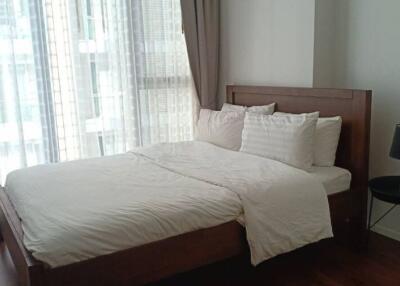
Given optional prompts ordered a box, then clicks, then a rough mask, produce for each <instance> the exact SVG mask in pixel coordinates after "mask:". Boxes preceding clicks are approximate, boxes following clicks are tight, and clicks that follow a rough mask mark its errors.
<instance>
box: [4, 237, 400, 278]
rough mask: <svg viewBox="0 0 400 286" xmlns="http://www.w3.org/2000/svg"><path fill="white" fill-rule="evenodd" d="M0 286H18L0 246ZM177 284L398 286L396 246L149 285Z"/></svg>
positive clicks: (220, 266) (231, 264) (324, 245)
mask: <svg viewBox="0 0 400 286" xmlns="http://www.w3.org/2000/svg"><path fill="white" fill-rule="evenodd" d="M0 285H1V286H17V282H16V281H15V270H14V267H13V265H12V262H11V260H10V257H9V254H8V251H7V249H6V248H5V247H4V245H3V244H0ZM177 285H191V286H192V285H193V286H196V285H207V286H208V285H210V286H213V285H218V286H223V285H232V286H235V285H249V286H251V285H268V286H275V285H279V286H286V285H296V286H302V285H315V286H317V285H318V286H324V285H326V286H337V285H371V286H374V285H396V286H397V285H400V242H398V241H394V240H391V239H389V238H386V237H383V236H381V235H378V234H374V233H373V234H372V235H371V240H370V245H369V249H368V250H366V251H363V252H354V251H352V250H349V249H348V248H346V247H344V246H341V245H338V244H336V243H335V242H333V241H324V242H321V243H318V244H315V245H311V246H307V247H304V248H302V249H299V250H297V251H294V252H292V253H290V254H286V255H281V256H278V257H276V258H273V259H271V260H269V261H266V262H264V263H262V264H261V265H259V266H258V267H255V268H254V267H252V266H250V264H249V259H248V257H237V258H234V259H230V260H229V261H224V262H221V263H216V264H213V265H211V266H207V267H203V268H201V269H197V270H195V271H191V272H188V273H184V274H180V275H177V276H175V277H173V278H170V279H167V280H164V281H161V282H158V283H154V284H152V286H177Z"/></svg>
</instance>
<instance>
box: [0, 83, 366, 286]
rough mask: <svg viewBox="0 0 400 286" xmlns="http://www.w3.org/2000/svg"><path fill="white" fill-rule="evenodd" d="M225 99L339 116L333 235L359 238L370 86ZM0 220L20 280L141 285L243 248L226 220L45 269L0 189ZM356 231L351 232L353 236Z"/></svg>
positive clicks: (37, 284)
mask: <svg viewBox="0 0 400 286" xmlns="http://www.w3.org/2000/svg"><path fill="white" fill-rule="evenodd" d="M227 96H228V102H231V103H234V104H242V105H248V106H250V105H262V104H267V103H270V102H276V103H277V108H278V110H279V111H283V112H294V113H301V112H311V111H316V110H319V111H320V112H321V115H322V116H334V115H340V116H342V118H343V131H342V135H341V139H340V143H339V148H338V156H337V157H338V159H337V163H338V165H339V166H342V167H345V168H347V169H349V170H350V171H351V172H352V173H353V181H352V186H351V190H350V191H348V192H344V193H340V194H336V195H332V196H329V204H330V209H331V216H332V224H333V228H334V232H335V236H336V237H337V238H338V240H343V241H348V240H350V239H351V240H353V239H354V241H355V242H357V243H359V242H360V236H361V234H362V233H363V231H362V230H363V228H364V227H363V223H364V219H365V213H364V212H365V210H366V207H364V204H365V205H366V201H365V198H366V191H367V189H366V184H367V181H366V180H367V176H368V146H369V118H370V96H371V94H370V92H368V91H359V90H336V89H335V90H331V89H307V88H280V87H248V86H228V87H227ZM0 202H1V204H0V205H1V210H2V212H1V213H0V227H1V231H2V233H3V236H4V241H5V243H6V245H7V246H8V248H9V250H10V253H11V258H12V259H13V261H14V264H15V265H16V271H17V275H18V277H19V281H20V285H23V286H25V285H26V286H28V285H29V286H50V285H58V286H84V285H97V286H101V285H104V286H106V285H142V284H144V283H147V282H151V281H156V280H158V279H161V278H163V277H168V276H170V275H173V274H176V273H180V272H184V271H188V270H190V269H194V268H196V267H200V266H203V265H207V264H210V263H213V262H216V261H219V260H223V259H226V258H229V257H232V256H236V255H238V254H240V253H247V244H246V240H245V233H244V230H243V228H242V227H241V226H240V225H239V224H238V223H237V222H236V221H232V222H229V223H226V224H223V225H220V226H217V227H213V228H208V229H203V230H199V231H194V232H190V233H187V234H183V235H179V236H176V237H171V238H168V239H164V240H161V241H157V242H154V243H150V244H147V245H144V246H139V247H133V248H131V249H127V250H123V251H119V252H116V253H113V254H110V255H105V256H99V257H96V258H93V259H89V260H87V261H83V262H79V263H74V264H71V265H67V266H63V267H57V268H53V269H50V268H48V267H46V266H45V265H44V264H42V263H40V262H38V261H36V260H35V259H34V258H33V257H32V256H31V255H30V254H29V252H28V251H27V250H26V249H25V248H24V246H23V244H22V235H23V234H22V228H21V224H20V220H19V217H18V215H17V213H16V212H15V209H14V207H13V206H12V203H11V202H10V201H9V199H8V197H7V195H6V193H5V192H4V190H3V189H1V188H0ZM364 225H365V224H364ZM355 238H356V239H355Z"/></svg>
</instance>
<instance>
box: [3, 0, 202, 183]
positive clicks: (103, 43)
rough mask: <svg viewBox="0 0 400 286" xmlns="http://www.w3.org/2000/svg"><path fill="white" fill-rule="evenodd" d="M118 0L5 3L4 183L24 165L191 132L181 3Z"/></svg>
mask: <svg viewBox="0 0 400 286" xmlns="http://www.w3.org/2000/svg"><path fill="white" fill-rule="evenodd" d="M117 4H118V5H116V2H115V1H104V0H100V1H93V0H82V1H69V0H57V1H53V0H41V1H29V0H9V1H5V3H4V1H2V2H0V41H1V43H0V44H1V46H2V47H6V48H4V49H1V50H0V84H1V87H0V103H2V104H1V106H0V126H2V125H3V126H6V128H7V131H6V132H2V133H1V134H6V136H5V135H0V181H1V180H4V174H5V173H7V172H8V171H10V170H12V169H15V168H19V167H23V166H29V165H34V164H37V163H46V162H56V161H64V160H72V159H79V158H84V157H92V156H102V155H110V154H115V153H121V152H125V151H127V150H129V149H131V148H133V147H136V146H140V145H146V144H152V143H157V142H163V141H179V140H188V139H191V138H192V129H193V128H192V104H193V102H192V96H193V94H194V90H193V88H192V83H191V75H190V68H189V63H188V58H187V54H186V45H185V39H184V35H183V33H182V29H181V15H180V13H181V11H180V1H179V0H154V1H147V0H132V1H118V2H117ZM30 5H31V6H32V7H31V6H30ZM33 6H34V7H33ZM3 103H4V104H3ZM2 107H4V108H2ZM2 122H3V123H4V122H7V124H1V123H2ZM2 131H3V130H2Z"/></svg>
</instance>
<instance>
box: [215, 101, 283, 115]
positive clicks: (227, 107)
mask: <svg viewBox="0 0 400 286" xmlns="http://www.w3.org/2000/svg"><path fill="white" fill-rule="evenodd" d="M274 110H275V102H274V103H271V104H268V105H260V106H250V107H247V106H243V105H235V104H230V103H224V105H223V106H222V109H221V111H247V112H254V113H261V114H264V115H271V114H272V113H274Z"/></svg>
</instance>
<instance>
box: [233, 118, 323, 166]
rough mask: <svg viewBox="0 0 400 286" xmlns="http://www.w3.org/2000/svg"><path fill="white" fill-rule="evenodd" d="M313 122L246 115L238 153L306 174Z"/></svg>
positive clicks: (312, 119) (310, 164)
mask: <svg viewBox="0 0 400 286" xmlns="http://www.w3.org/2000/svg"><path fill="white" fill-rule="evenodd" d="M317 118H318V114H317V116H316V117H315V116H314V117H313V116H306V115H303V116H273V115H272V116H271V115H269V116H265V115H260V114H251V113H249V114H246V117H245V119H244V129H243V133H242V146H241V148H240V151H241V152H246V153H250V154H254V155H258V156H262V157H266V158H270V159H274V160H277V161H280V162H283V163H286V164H288V165H291V166H293V167H296V168H300V169H304V170H309V169H310V168H311V166H312V163H313V146H314V134H315V128H316V124H317Z"/></svg>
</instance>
